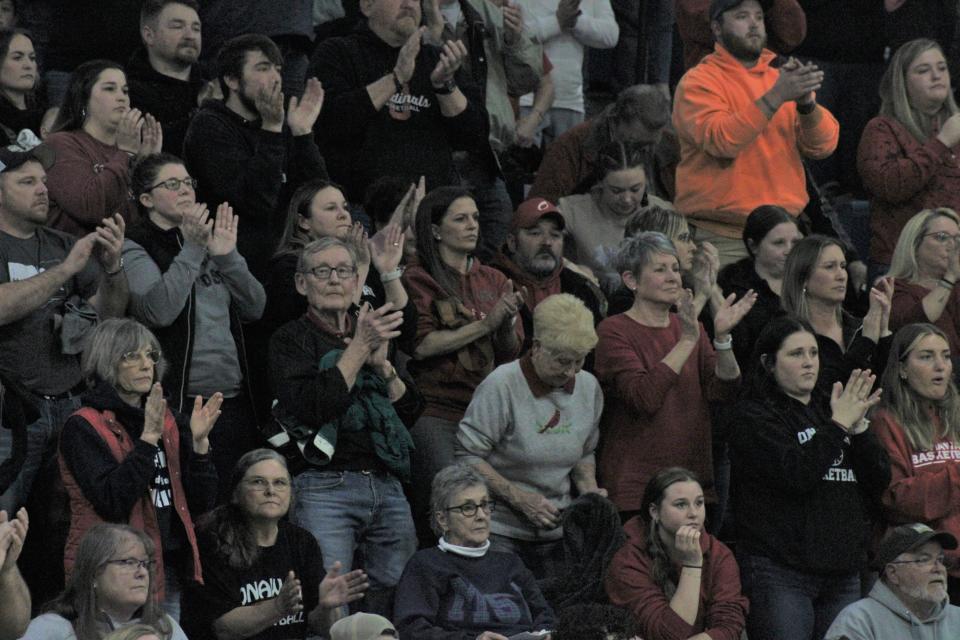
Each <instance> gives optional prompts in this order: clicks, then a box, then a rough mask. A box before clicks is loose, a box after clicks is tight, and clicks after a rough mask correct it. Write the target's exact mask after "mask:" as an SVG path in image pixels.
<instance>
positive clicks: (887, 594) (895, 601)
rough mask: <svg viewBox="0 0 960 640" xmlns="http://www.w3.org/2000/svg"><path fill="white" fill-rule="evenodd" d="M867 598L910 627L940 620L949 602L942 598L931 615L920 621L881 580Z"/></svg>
mask: <svg viewBox="0 0 960 640" xmlns="http://www.w3.org/2000/svg"><path fill="white" fill-rule="evenodd" d="M867 597H868V598H870V599H872V600H876V601H877V602H879V603H880V604H882V605H883V606H884V607H886V608H887V609H889V610H890V611H891V612H892V613H894V614H896V615H897V617H899V618H902V619H903V620H904V621H905V622H906V623H908V624H910V625H911V626H912V625H921V624H930V623H932V622H936V621H938V620H940V619H941V618H943V616H944V615H946V613H947V604H949V600H948V599H947V598H944V599H943V602H941V603H940V604H939V605H937V608H936V609H934V611H933V613H932V614H930V615H929V616H928V617H926V618H924V619H922V620H921V619H920V618H918V617H917V616H916V615H915V614H914V613H913V612H912V611H910V609H909V608H907V605H905V604H904V603H903V601H902V600H900V598H898V597H897V594H895V593H894V592H893V591H891V590H890V587H888V586H887V585H886V584H885V583H884V582H883V580H877V583H876V584H875V585H873V589H871V590H870V595H869V596H867Z"/></svg>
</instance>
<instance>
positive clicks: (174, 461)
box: [59, 407, 203, 598]
mask: <svg viewBox="0 0 960 640" xmlns="http://www.w3.org/2000/svg"><path fill="white" fill-rule="evenodd" d="M74 415H75V416H79V417H81V418H83V419H84V420H86V421H87V422H88V423H90V425H91V426H92V427H93V428H94V430H95V431H96V432H97V434H98V435H99V436H100V437H101V438H103V441H104V442H105V443H106V445H107V446H108V447H109V448H110V453H111V454H113V457H114V458H115V459H116V461H117V462H120V461H122V460H123V459H124V458H125V457H126V456H127V455H128V454H129V453H130V452H131V451H133V447H134V442H133V440H132V439H131V437H130V435H129V434H128V433H127V432H126V430H125V429H124V428H123V426H122V425H121V424H120V423H119V422H117V420H116V416H115V415H114V413H113V412H112V411H102V412H101V411H97V410H96V409H93V408H90V407H83V408H81V409H78V410H77V411H76V412H75V413H74ZM161 440H162V441H163V449H164V452H165V453H166V458H167V467H168V470H169V472H170V489H171V492H172V494H173V507H174V510H175V511H176V513H177V515H178V516H179V517H180V521H181V523H183V529H184V531H186V534H187V540H188V542H189V543H190V550H191V552H192V557H193V579H194V580H196V581H197V582H200V583H202V582H203V572H202V571H201V569H200V552H199V550H198V549H197V538H196V535H195V534H194V530H193V519H192V518H191V517H190V509H189V508H188V507H187V496H186V493H185V492H184V489H183V482H182V477H183V476H182V474H181V470H180V433H179V431H178V429H177V423H176V420H175V419H174V417H173V413H171V412H170V410H169V409H168V410H167V412H166V415H165V416H164V419H163V436H162V438H161ZM59 462H60V474H61V476H62V478H63V485H64V487H65V488H66V490H67V494H68V495H69V496H70V531H69V533H68V534H67V544H66V548H65V549H64V554H63V565H64V568H65V570H66V573H67V576H69V575H70V572H71V571H72V570H73V563H74V560H75V559H76V553H77V546H79V544H80V540H81V539H82V538H83V535H84V534H85V533H86V532H87V531H88V530H89V529H90V528H91V527H92V526H94V525H95V524H99V523H101V522H104V520H103V518H101V517H100V516H99V515H98V514H97V512H96V511H95V510H94V508H93V505H92V504H91V503H90V501H89V500H88V499H87V498H86V497H85V496H84V495H83V492H82V491H81V490H80V487H79V485H78V484H77V481H76V480H75V479H74V477H73V474H72V473H71V472H70V469H69V467H68V465H67V463H66V461H65V460H64V459H63V454H62V453H61V454H60V456H59ZM125 524H129V525H130V526H131V527H134V528H136V529H140V530H142V531H144V532H145V533H146V534H147V535H148V536H150V538H151V539H152V540H153V544H154V547H155V548H156V559H157V572H156V579H157V589H156V591H157V593H158V594H159V596H160V597H161V598H163V585H164V575H163V560H162V559H163V546H162V545H161V542H160V527H159V524H158V522H157V513H156V511H155V510H154V508H153V501H152V500H151V497H150V494H149V493H144V495H143V497H142V498H140V500H138V501H137V503H136V504H135V505H134V507H133V510H132V511H131V512H130V518H129V519H128V520H127V522H126V523H125Z"/></svg>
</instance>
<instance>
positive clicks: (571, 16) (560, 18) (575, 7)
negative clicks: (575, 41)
mask: <svg viewBox="0 0 960 640" xmlns="http://www.w3.org/2000/svg"><path fill="white" fill-rule="evenodd" d="M580 13H581V11H580V0H560V4H559V5H557V22H559V23H560V28H561V29H562V30H563V31H570V30H571V29H573V28H574V27H575V26H577V19H578V18H579V17H580Z"/></svg>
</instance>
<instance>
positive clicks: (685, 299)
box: [677, 289, 700, 342]
mask: <svg viewBox="0 0 960 640" xmlns="http://www.w3.org/2000/svg"><path fill="white" fill-rule="evenodd" d="M677 319H679V320H680V338H681V339H683V338H686V339H687V340H693V341H694V342H696V341H697V340H699V339H700V321H699V320H697V308H696V305H694V304H693V292H692V291H690V289H684V291H683V293H681V294H680V299H679V300H677Z"/></svg>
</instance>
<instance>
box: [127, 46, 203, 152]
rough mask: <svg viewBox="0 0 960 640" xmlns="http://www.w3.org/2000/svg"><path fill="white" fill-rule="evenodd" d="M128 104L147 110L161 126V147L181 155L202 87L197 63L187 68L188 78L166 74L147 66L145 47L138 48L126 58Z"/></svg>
mask: <svg viewBox="0 0 960 640" xmlns="http://www.w3.org/2000/svg"><path fill="white" fill-rule="evenodd" d="M127 83H128V84H129V85H130V106H131V107H133V108H134V109H140V111H142V112H144V113H149V114H150V115H152V116H153V117H154V118H156V119H157V120H158V121H159V122H160V125H161V126H162V127H163V150H164V151H165V152H167V153H172V154H173V155H175V156H177V157H181V156H183V140H184V138H185V137H186V135H187V126H188V125H189V124H190V118H192V117H193V114H194V113H196V112H197V108H198V105H197V96H198V95H199V94H200V90H201V89H203V77H201V75H200V66H199V65H193V66H192V67H191V68H190V79H189V80H186V81H184V80H178V79H177V78H171V77H170V76H165V75H163V74H162V73H160V72H159V71H157V70H155V69H154V68H153V67H152V66H150V60H149V58H148V57H147V50H146V49H145V48H143V47H141V48H139V49H137V50H136V51H135V52H134V54H133V56H131V58H130V60H129V61H128V62H127Z"/></svg>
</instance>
